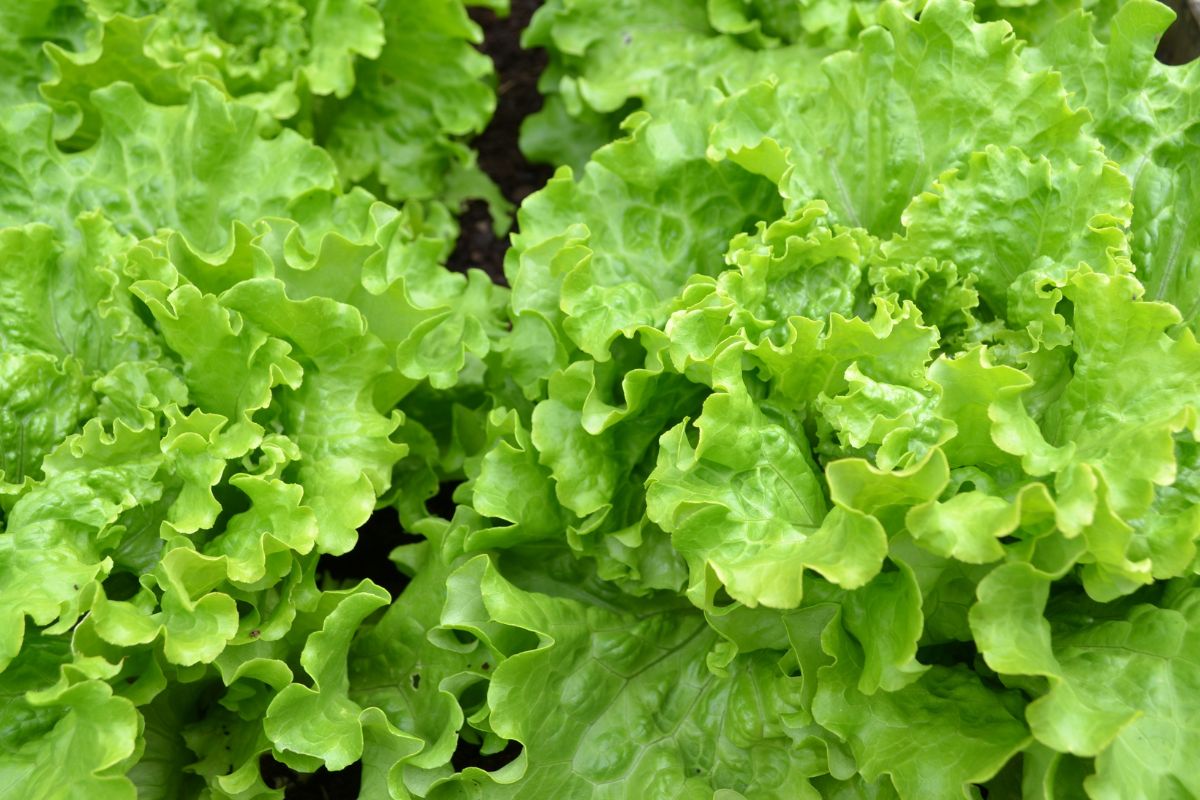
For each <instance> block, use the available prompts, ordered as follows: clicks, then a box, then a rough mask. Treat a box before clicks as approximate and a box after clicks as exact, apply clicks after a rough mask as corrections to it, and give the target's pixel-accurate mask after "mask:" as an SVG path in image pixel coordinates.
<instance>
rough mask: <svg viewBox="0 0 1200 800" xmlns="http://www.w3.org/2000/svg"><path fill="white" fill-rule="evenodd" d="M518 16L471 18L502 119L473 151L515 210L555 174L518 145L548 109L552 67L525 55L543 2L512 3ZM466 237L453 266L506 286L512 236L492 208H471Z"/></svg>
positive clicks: (478, 204) (484, 13)
mask: <svg viewBox="0 0 1200 800" xmlns="http://www.w3.org/2000/svg"><path fill="white" fill-rule="evenodd" d="M511 5H512V11H511V13H510V14H509V16H508V17H506V18H499V17H497V16H496V14H495V13H494V12H492V11H490V10H488V9H483V8H473V9H471V18H472V19H473V20H475V22H477V23H478V24H479V26H480V27H482V28H483V45H482V46H481V47H480V49H481V50H482V51H483V52H484V53H486V54H487V55H488V56H490V57H491V59H492V62H493V63H494V64H495V65H496V75H497V78H496V81H497V83H496V94H497V98H498V99H497V103H496V113H495V115H493V117H492V121H491V123H490V124H489V125H488V126H487V128H486V129H485V130H484V132H483V133H481V134H479V136H477V137H476V138H475V140H474V141H473V142H471V146H472V147H474V148H475V150H476V152H478V153H479V166H480V167H481V168H482V169H483V171H484V172H486V173H487V174H488V175H490V176H491V178H492V180H494V181H495V182H496V185H497V186H499V187H500V192H501V193H502V194H503V195H504V197H505V199H506V200H508V201H509V202H510V203H512V204H513V206H517V205H520V203H521V201H522V200H524V199H525V198H526V197H527V196H529V195H530V194H532V193H533V192H536V191H537V190H538V189H540V188H542V186H543V185H544V184H545V183H546V181H547V180H549V178H550V175H551V172H552V170H551V169H550V167H547V166H545V165H543V164H530V163H529V162H528V161H526V160H525V156H523V155H522V154H521V150H520V148H519V147H518V146H517V139H518V137H519V135H520V132H521V122H522V121H523V120H524V119H525V117H527V116H529V115H530V114H532V113H533V112H535V111H537V110H538V109H540V108H541V107H542V96H541V95H540V94H539V93H538V90H537V81H538V76H539V75H541V74H542V70H543V69H544V68H545V66H546V54H545V52H544V51H542V50H523V49H521V32H522V31H523V30H525V28H526V27H527V26H528V25H529V18H530V17H531V16H533V12H534V11H535V10H537V7H538V6H540V5H541V0H512V3H511ZM459 225H460V227H461V232H460V234H459V237H458V243H457V245H456V246H455V248H454V252H453V253H452V254H451V256H450V261H449V264H448V266H449V267H450V268H451V269H453V270H458V271H460V272H465V271H466V270H467V269H469V268H471V267H475V268H477V269H482V270H484V271H485V272H487V274H488V275H490V276H491V277H492V280H494V281H496V282H497V283H500V284H506V281H505V280H504V252H505V251H506V250H507V249H508V236H507V235H504V236H496V234H495V232H494V231H493V230H492V219H491V216H490V215H489V214H488V209H487V204H486V203H484V202H482V201H472V202H471V203H469V204H468V205H467V207H466V209H465V210H464V212H463V213H462V215H461V216H460V217H459Z"/></svg>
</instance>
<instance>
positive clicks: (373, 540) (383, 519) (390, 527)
mask: <svg viewBox="0 0 1200 800" xmlns="http://www.w3.org/2000/svg"><path fill="white" fill-rule="evenodd" d="M420 541H422V539H421V537H420V536H415V535H413V534H411V533H408V532H407V531H405V530H403V529H402V528H401V527H400V520H399V519H398V518H397V515H396V509H394V508H390V507H385V508H380V509H376V511H375V513H374V514H372V515H371V518H370V519H368V520H367V522H366V524H365V525H363V526H362V527H361V528H359V529H358V542H356V543H355V545H354V549H353V550H351V551H350V552H349V553H346V554H345V555H340V556H330V555H323V556H321V560H320V561H318V562H317V574H318V575H328V576H329V577H330V578H334V579H335V580H340V581H347V582H351V583H358V582H359V581H361V580H362V579H363V578H370V579H371V580H373V581H375V583H377V584H379V585H380V586H382V587H383V588H384V589H387V590H388V593H389V594H391V595H392V598H393V599H394V598H396V597H399V596H400V592H402V591H404V587H405V586H407V585H408V576H407V575H405V574H404V573H403V572H401V571H400V570H399V569H397V568H396V565H395V564H394V563H392V561H391V560H390V559H389V558H388V554H389V553H391V552H392V550H394V549H396V548H397V547H399V546H400V545H402V544H413V543H414V542H420Z"/></svg>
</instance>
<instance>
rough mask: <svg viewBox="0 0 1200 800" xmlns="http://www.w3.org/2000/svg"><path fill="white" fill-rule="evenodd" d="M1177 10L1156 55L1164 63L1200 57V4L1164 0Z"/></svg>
mask: <svg viewBox="0 0 1200 800" xmlns="http://www.w3.org/2000/svg"><path fill="white" fill-rule="evenodd" d="M1163 2H1164V3H1166V4H1167V5H1168V6H1170V7H1171V10H1172V11H1174V12H1175V21H1174V22H1173V23H1171V27H1169V28H1167V31H1166V33H1164V34H1163V37H1162V39H1161V40H1160V41H1159V43H1158V50H1157V51H1155V53H1154V55H1155V57H1156V58H1158V60H1159V61H1161V62H1163V63H1164V64H1186V63H1188V62H1189V61H1194V60H1195V59H1196V58H1197V57H1200V4H1198V3H1195V2H1193V3H1191V4H1189V3H1188V0H1163Z"/></svg>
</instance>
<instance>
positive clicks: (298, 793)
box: [258, 753, 362, 800]
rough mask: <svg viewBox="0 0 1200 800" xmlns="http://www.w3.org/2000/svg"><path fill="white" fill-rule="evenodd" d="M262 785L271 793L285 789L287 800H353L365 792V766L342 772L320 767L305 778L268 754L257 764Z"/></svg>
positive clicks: (350, 767) (352, 766) (359, 764)
mask: <svg viewBox="0 0 1200 800" xmlns="http://www.w3.org/2000/svg"><path fill="white" fill-rule="evenodd" d="M258 770H259V772H260V773H261V774H262V778H263V782H264V783H266V784H267V786H270V787H271V788H272V789H283V796H284V797H285V798H287V800H353V798H355V797H358V792H359V789H360V788H362V764H361V763H354V764H351V765H350V766H348V767H346V768H345V769H344V770H342V771H340V772H330V771H329V770H327V769H325V768H324V767H321V768H320V769H319V770H317V771H316V772H313V773H311V774H306V773H302V772H296V771H295V770H294V769H292V768H291V767H289V766H287V765H286V764H281V763H279V762H278V761H276V760H275V759H274V758H272V757H271V754H270V753H267V754H265V755H264V756H263V757H262V758H261V759H259V762H258Z"/></svg>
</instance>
